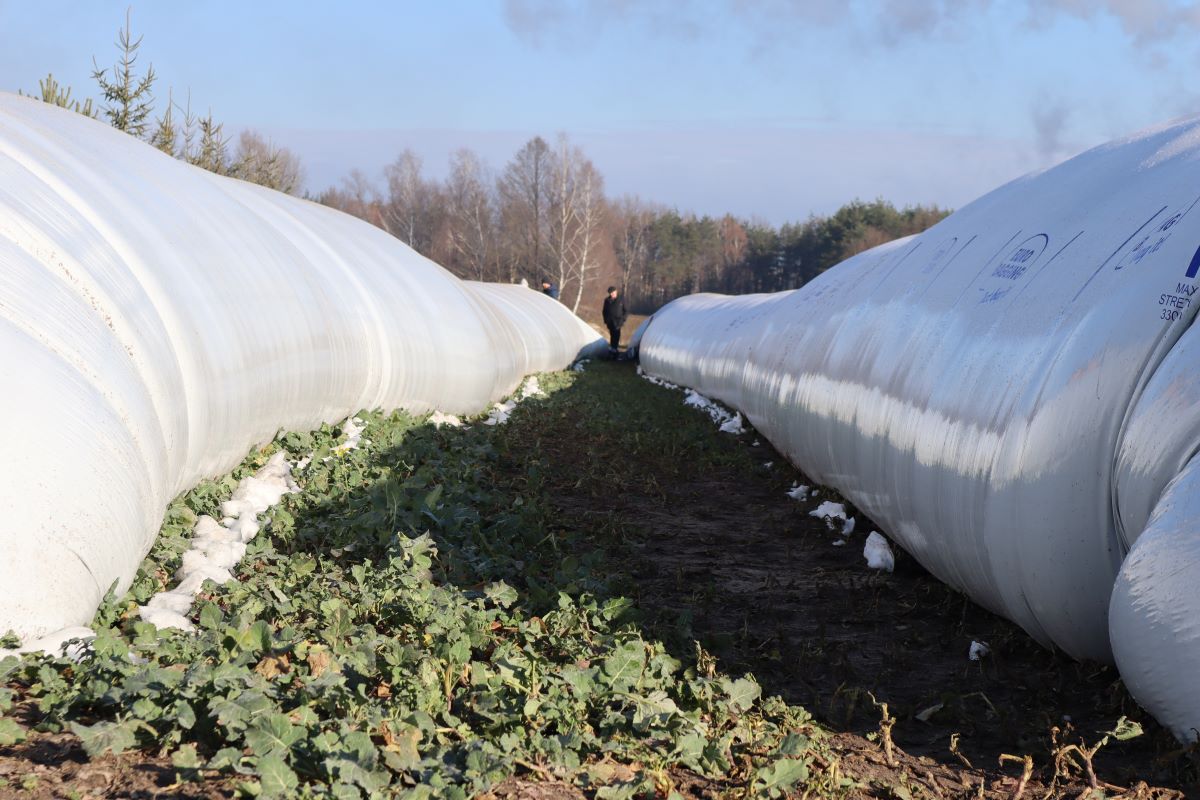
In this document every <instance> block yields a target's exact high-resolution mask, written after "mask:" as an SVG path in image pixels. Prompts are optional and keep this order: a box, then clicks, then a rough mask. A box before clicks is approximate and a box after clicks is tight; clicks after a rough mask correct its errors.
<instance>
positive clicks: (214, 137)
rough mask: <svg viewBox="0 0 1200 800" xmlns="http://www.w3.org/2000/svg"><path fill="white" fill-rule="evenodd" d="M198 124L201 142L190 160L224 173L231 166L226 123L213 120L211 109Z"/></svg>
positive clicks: (200, 165) (198, 165) (202, 166)
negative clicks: (225, 130) (225, 134)
mask: <svg viewBox="0 0 1200 800" xmlns="http://www.w3.org/2000/svg"><path fill="white" fill-rule="evenodd" d="M197 125H198V127H199V128H200V142H199V144H198V145H197V147H196V152H195V153H194V154H192V155H191V157H190V158H188V161H189V162H190V163H192V164H195V165H196V166H197V167H200V168H201V169H206V170H208V171H209V172H215V173H217V174H218V175H224V174H225V173H226V172H227V171H228V168H229V152H228V144H229V142H228V140H226V139H225V136H224V128H225V125H224V124H223V123H220V122H216V121H215V120H213V115H212V112H211V111H209V112H208V116H207V117H202V118H201V119H200V120H199V121H198V123H197Z"/></svg>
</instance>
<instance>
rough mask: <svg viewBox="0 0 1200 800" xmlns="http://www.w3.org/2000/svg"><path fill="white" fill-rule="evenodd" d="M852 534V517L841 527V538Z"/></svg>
mask: <svg viewBox="0 0 1200 800" xmlns="http://www.w3.org/2000/svg"><path fill="white" fill-rule="evenodd" d="M852 533H854V517H851V518H850V519H848V520H846V524H845V525H843V526H842V536H849V535H850V534H852Z"/></svg>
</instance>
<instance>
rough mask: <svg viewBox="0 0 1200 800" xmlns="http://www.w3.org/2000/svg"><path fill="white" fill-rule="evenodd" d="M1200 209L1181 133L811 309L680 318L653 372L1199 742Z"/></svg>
mask: <svg viewBox="0 0 1200 800" xmlns="http://www.w3.org/2000/svg"><path fill="white" fill-rule="evenodd" d="M1198 201H1200V123H1198V122H1197V121H1196V120H1194V119H1193V120H1187V121H1183V122H1178V123H1173V124H1169V125H1165V126H1162V127H1159V128H1155V129H1152V130H1149V131H1145V132H1143V133H1139V134H1137V135H1135V136H1132V137H1129V138H1127V139H1124V140H1120V141H1116V142H1113V143H1111V144H1107V145H1104V146H1102V147H1098V148H1096V149H1094V150H1091V151H1089V152H1087V153H1084V154H1083V155H1080V156H1078V157H1076V158H1074V159H1071V160H1070V161H1067V162H1066V163H1063V164H1061V165H1059V166H1057V167H1055V168H1053V169H1051V170H1048V171H1046V172H1043V173H1040V174H1034V175H1030V176H1027V177H1024V178H1021V179H1019V180H1017V181H1014V182H1012V183H1010V184H1008V185H1006V186H1004V187H1002V188H1000V189H997V190H996V191H993V192H992V193H990V194H988V195H986V196H984V197H982V198H980V199H979V200H976V201H975V202H974V203H971V204H970V205H968V206H967V207H966V208H963V209H962V210H961V211H958V212H957V213H955V214H953V215H951V216H950V217H948V218H947V219H946V220H944V221H943V222H941V223H940V224H938V225H936V226H934V227H933V228H931V229H930V230H928V231H926V232H925V233H923V234H921V235H919V236H916V237H912V238H909V239H905V240H902V241H896V242H892V243H890V244H886V245H883V246H881V247H878V248H875V249H874V250H870V251H868V252H866V253H863V254H861V255H858V256H855V257H853V258H851V259H848V260H847V261H845V262H843V263H842V264H840V265H838V266H836V267H834V268H833V269H831V270H829V271H828V272H826V273H825V274H823V275H821V276H820V277H819V278H817V279H816V280H814V281H813V282H811V283H810V284H808V285H806V286H804V287H803V288H801V289H799V290H796V291H793V292H783V293H779V294H774V295H757V296H749V297H721V296H716V295H696V296H691V297H685V298H682V299H680V300H677V301H675V302H673V303H671V304H669V305H667V306H666V307H665V308H663V309H662V310H660V311H659V312H658V313H657V314H655V315H654V317H653V319H652V320H651V321H650V322H649V324H648V325H647V326H646V327H645V329H644V331H642V338H641V340H640V353H641V359H642V364H643V366H644V368H645V369H646V370H647V371H648V372H649V373H651V374H653V375H657V376H661V377H663V378H666V379H668V380H671V381H674V382H676V383H680V384H684V385H687V386H691V387H694V388H696V389H698V390H699V391H701V392H703V393H705V394H707V395H710V396H713V397H716V398H718V399H720V400H723V401H725V402H726V403H728V404H730V405H731V406H734V407H736V408H738V409H739V410H741V411H742V412H743V413H745V414H746V416H747V417H748V418H749V419H750V421H751V422H752V423H753V424H754V425H755V426H756V427H757V428H758V429H759V430H760V431H762V432H763V433H764V434H765V435H766V436H768V437H769V438H770V440H771V441H772V442H773V443H774V444H775V445H776V446H777V447H778V448H779V449H780V450H781V451H782V452H784V453H785V454H786V455H787V456H788V457H789V458H790V459H791V460H792V461H793V462H794V463H796V464H797V465H799V466H800V467H801V468H803V469H804V470H805V471H806V472H808V473H809V474H810V475H811V476H812V477H813V478H814V479H817V480H819V481H822V482H824V483H826V484H829V485H832V486H835V487H837V488H838V489H839V490H840V491H841V492H842V493H843V494H845V495H846V496H847V497H848V498H850V499H851V500H852V501H853V502H854V503H855V504H856V505H857V506H858V507H859V508H861V509H862V510H863V511H864V512H866V513H868V514H869V515H871V516H872V517H873V518H874V519H875V520H876V521H877V522H878V523H879V524H880V525H882V526H884V527H885V528H886V530H887V531H888V533H889V534H890V535H891V536H892V537H893V538H894V539H895V540H896V541H898V542H899V543H900V544H901V545H902V546H903V547H904V548H905V549H906V550H907V551H908V552H910V553H912V554H913V555H914V556H915V557H916V558H917V559H918V560H919V561H920V562H921V563H922V564H924V565H925V566H926V567H928V568H929V570H930V571H932V572H933V573H934V574H935V575H937V576H938V577H939V578H941V579H942V580H944V581H946V582H947V583H949V584H951V585H953V586H955V587H956V588H958V589H960V590H962V591H963V592H966V593H967V594H969V595H970V596H971V597H972V598H974V599H975V600H976V601H977V602H979V603H981V604H982V605H984V606H986V607H987V608H989V609H991V610H993V611H995V612H997V613H999V614H1002V615H1004V616H1006V617H1008V618H1009V619H1012V620H1014V621H1016V622H1017V623H1018V624H1020V625H1021V626H1022V627H1023V628H1024V629H1025V630H1026V631H1028V632H1029V633H1030V634H1031V635H1032V636H1034V637H1035V638H1037V639H1038V640H1039V641H1041V642H1043V643H1045V644H1048V645H1051V644H1052V645H1057V646H1058V647H1061V648H1062V649H1063V650H1065V651H1067V652H1068V653H1070V654H1071V655H1073V656H1076V657H1078V658H1091V659H1099V660H1110V659H1112V658H1113V657H1114V654H1115V658H1116V661H1117V663H1118V666H1119V667H1120V669H1121V673H1122V675H1123V677H1124V679H1125V681H1126V682H1127V684H1128V685H1129V688H1130V689H1131V691H1132V692H1133V694H1134V696H1135V697H1136V698H1138V699H1139V701H1140V702H1142V703H1143V704H1144V705H1146V706H1147V708H1148V709H1149V710H1150V711H1152V712H1153V713H1154V714H1155V715H1156V716H1157V717H1158V718H1159V719H1160V720H1162V721H1163V722H1164V723H1166V724H1168V725H1169V726H1170V727H1171V728H1172V729H1173V730H1174V731H1175V733H1176V734H1177V735H1178V736H1180V737H1181V738H1195V736H1196V731H1195V728H1196V727H1200V680H1197V679H1196V675H1197V673H1198V671H1200V588H1198V587H1200V531H1198V528H1197V525H1198V524H1200V500H1198V499H1197V498H1198V496H1200V475H1198V474H1197V472H1200V467H1198V466H1196V463H1195V462H1194V461H1193V460H1192V459H1193V456H1194V455H1195V454H1196V452H1197V449H1198V447H1200V402H1198V401H1200V369H1198V368H1197V365H1198V364H1200V332H1197V331H1196V330H1195V329H1194V328H1193V327H1192V321H1193V319H1194V318H1195V315H1196V309H1197V301H1200V297H1197V296H1196V292H1197V288H1198V287H1200V281H1198V279H1197V273H1198V271H1200V255H1198V253H1197V246H1198V245H1200V210H1198V209H1197V207H1196V206H1197V202H1198ZM1139 537H1140V538H1139ZM1123 561H1124V563H1125V565H1126V566H1125V568H1124V570H1122V562H1123ZM1119 571H1120V579H1119V581H1117V576H1118V572H1119ZM1114 581H1117V584H1116V585H1117V590H1116V592H1115V593H1114ZM1110 599H1111V604H1112V613H1111V639H1110V614H1109V605H1110Z"/></svg>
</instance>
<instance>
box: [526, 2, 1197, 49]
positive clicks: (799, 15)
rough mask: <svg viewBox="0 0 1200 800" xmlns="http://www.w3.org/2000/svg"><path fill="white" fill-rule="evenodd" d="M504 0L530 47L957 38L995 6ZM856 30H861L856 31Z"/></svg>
mask: <svg viewBox="0 0 1200 800" xmlns="http://www.w3.org/2000/svg"><path fill="white" fill-rule="evenodd" d="M1021 1H1022V2H1023V4H1024V6H1025V9H1026V19H1027V22H1028V23H1029V24H1030V25H1031V26H1033V27H1045V26H1047V25H1050V24H1052V23H1053V22H1054V21H1055V20H1056V19H1059V18H1061V17H1063V16H1067V17H1073V18H1076V19H1082V20H1089V21H1090V20H1097V19H1102V18H1111V19H1114V20H1116V21H1117V22H1118V24H1119V25H1120V26H1121V29H1122V30H1123V31H1124V32H1125V33H1126V35H1128V36H1129V37H1130V39H1131V41H1132V42H1133V43H1134V44H1136V45H1139V46H1150V45H1156V44H1160V43H1162V42H1166V41H1169V40H1173V39H1177V38H1181V37H1185V36H1190V35H1191V34H1194V33H1195V32H1196V31H1197V29H1200V9H1198V8H1196V7H1195V6H1194V5H1193V4H1191V3H1181V2H1177V1H1176V0H1021ZM713 5H714V4H703V6H702V4H700V3H696V2H689V1H688V0H642V2H634V0H505V4H504V18H505V21H506V23H507V25H508V27H509V30H511V31H512V32H513V33H514V34H515V35H516V36H518V37H519V38H521V39H522V40H524V41H526V42H527V43H528V44H530V45H533V46H544V45H546V44H549V43H551V42H552V41H558V42H569V43H571V44H572V45H575V44H578V43H580V42H581V41H585V40H586V37H587V35H588V34H589V33H592V32H594V31H595V30H597V29H599V28H603V27H606V26H608V25H610V24H623V25H628V24H638V25H642V26H645V27H646V28H647V29H649V30H650V31H651V32H653V33H654V34H655V35H659V36H665V37H669V38H675V39H679V40H691V39H697V38H701V37H703V36H704V35H706V34H710V33H713V31H712V30H711V28H710V21H711V20H713V19H722V20H729V19H733V20H737V21H738V22H739V24H740V25H742V26H743V27H744V28H745V29H747V30H748V31H749V33H750V34H751V39H752V40H753V41H754V42H756V44H757V45H759V46H772V45H775V44H779V45H785V44H789V43H794V40H793V39H792V34H794V33H795V32H796V31H797V30H798V29H799V27H800V26H803V27H813V26H816V27H826V28H832V27H837V26H847V27H849V28H852V29H855V30H856V31H857V32H858V33H866V34H867V35H870V36H873V37H874V38H875V39H876V40H877V41H878V42H879V43H882V44H885V45H899V44H901V43H904V42H908V41H910V40H914V39H916V40H921V39H924V40H927V39H929V38H931V37H934V38H955V37H957V36H958V35H960V33H961V31H962V30H963V28H964V27H965V26H969V25H970V24H971V23H972V20H974V19H977V18H979V17H980V16H981V15H982V14H983V13H985V12H986V11H988V10H989V9H990V8H991V6H992V0H882V2H878V3H873V4H871V5H869V6H864V5H858V6H856V5H853V4H851V3H848V2H846V1H845V0H720V2H718V3H716V4H715V5H718V6H723V8H722V9H721V11H722V12H724V13H714V12H713ZM859 29H861V30H859Z"/></svg>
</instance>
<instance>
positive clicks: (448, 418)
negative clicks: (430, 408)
mask: <svg viewBox="0 0 1200 800" xmlns="http://www.w3.org/2000/svg"><path fill="white" fill-rule="evenodd" d="M429 421H430V423H432V424H433V425H434V426H435V427H438V428H440V427H442V426H443V425H449V426H450V427H451V428H461V427H462V424H463V421H462V420H461V419H459V418H458V417H456V416H454V415H453V414H443V413H442V412H441V411H435V412H433V413H432V414H430V415H429Z"/></svg>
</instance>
